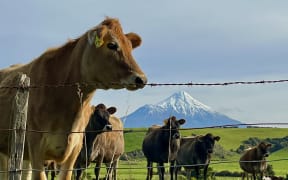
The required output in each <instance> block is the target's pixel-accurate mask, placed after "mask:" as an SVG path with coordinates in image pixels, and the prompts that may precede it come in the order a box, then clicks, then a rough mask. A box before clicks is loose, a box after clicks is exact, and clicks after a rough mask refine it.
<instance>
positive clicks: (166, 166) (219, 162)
mask: <svg viewBox="0 0 288 180" xmlns="http://www.w3.org/2000/svg"><path fill="white" fill-rule="evenodd" d="M279 161H288V158H281V159H274V160H251V161H237V160H211V162H209V163H207V164H209V165H218V164H234V163H240V162H245V163H257V162H258V163H261V162H267V163H269V162H279ZM207 164H203V163H200V164H189V165H186V164H185V165H184V164H183V165H181V164H178V165H172V166H171V167H174V168H177V167H196V166H205V165H207ZM123 166H130V164H127V165H123ZM156 167H164V168H169V167H170V165H164V166H159V165H156ZM94 168H95V167H91V166H89V167H82V168H73V169H62V170H60V169H57V171H77V170H89V169H94ZM106 168H107V169H119V170H120V169H135V170H136V169H146V168H154V167H153V166H148V167H147V166H143V167H135V166H134V167H131V166H130V167H117V168H115V167H106ZM20 171H22V172H28V171H35V172H41V171H42V170H41V169H32V168H31V169H30V168H29V169H26V168H23V169H16V170H8V171H0V173H7V172H15V173H16V172H20ZM45 171H46V172H52V171H55V170H45Z"/></svg>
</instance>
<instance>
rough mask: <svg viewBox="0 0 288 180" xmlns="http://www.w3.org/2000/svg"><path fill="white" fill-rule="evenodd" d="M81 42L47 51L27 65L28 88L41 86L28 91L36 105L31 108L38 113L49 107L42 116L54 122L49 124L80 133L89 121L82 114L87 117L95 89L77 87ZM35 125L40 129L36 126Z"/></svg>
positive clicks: (79, 80)
mask: <svg viewBox="0 0 288 180" xmlns="http://www.w3.org/2000/svg"><path fill="white" fill-rule="evenodd" d="M83 43H84V40H82V39H77V40H75V41H71V42H68V43H66V44H65V45H64V46H62V47H60V48H57V49H54V50H53V49H52V50H48V51H47V52H45V53H44V54H43V55H41V56H40V57H39V58H38V59H36V60H34V61H33V62H31V63H30V64H29V66H30V68H29V69H30V70H29V71H28V76H29V74H30V75H31V77H33V79H31V85H34V86H44V87H43V88H36V89H31V93H30V97H31V99H33V102H37V103H38V104H37V106H36V105H35V107H39V110H40V109H41V108H46V109H47V108H48V107H49V110H47V111H45V112H44V113H47V114H43V116H49V117H51V118H52V119H55V121H53V120H52V122H53V123H54V122H55V123H59V124H60V125H59V127H65V128H66V129H67V130H68V129H70V130H72V131H84V129H85V127H86V125H87V122H88V120H89V118H86V117H85V116H84V115H85V114H86V116H89V115H90V114H89V113H90V112H88V111H89V110H87V109H88V108H89V107H90V101H91V99H92V97H93V94H94V92H95V90H96V87H88V86H85V85H83V84H81V74H80V68H81V66H80V65H81V60H82V59H81V58H82V54H83V48H84V45H82V44H83ZM82 46H83V47H82ZM46 86H48V87H46ZM49 112H50V113H49ZM51 112H53V114H51ZM68 112H69V113H68ZM42 113H43V112H42ZM59 119H60V120H61V121H59ZM87 119H88V120H87ZM52 122H51V123H52ZM70 125H71V126H70ZM38 126H39V127H41V125H40V124H39V125H38Z"/></svg>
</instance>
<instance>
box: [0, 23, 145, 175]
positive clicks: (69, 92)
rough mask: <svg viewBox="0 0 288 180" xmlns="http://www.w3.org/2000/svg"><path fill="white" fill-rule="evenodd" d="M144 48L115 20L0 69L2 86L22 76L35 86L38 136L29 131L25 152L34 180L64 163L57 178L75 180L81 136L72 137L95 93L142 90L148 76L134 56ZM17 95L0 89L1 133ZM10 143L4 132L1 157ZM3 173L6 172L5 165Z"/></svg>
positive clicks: (31, 122)
mask: <svg viewBox="0 0 288 180" xmlns="http://www.w3.org/2000/svg"><path fill="white" fill-rule="evenodd" d="M140 44H141V38H140V37H139V36H138V35H137V34H135V33H128V34H124V33H123V31H122V28H121V25H120V23H119V21H118V20H117V19H112V18H106V19H105V20H104V21H103V22H101V23H100V24H99V25H98V26H96V27H95V28H92V29H91V30H89V31H87V32H86V33H84V34H83V35H82V36H80V37H79V38H77V39H75V40H72V41H69V42H67V43H66V44H64V45H63V46H61V47H59V48H54V49H50V50H48V51H46V52H45V53H43V54H42V55H41V56H40V57H38V58H36V59H35V60H33V61H31V62H30V63H28V64H25V65H16V66H12V67H10V68H7V69H3V70H0V87H2V86H12V87H15V86H17V84H15V78H16V76H18V74H19V73H24V74H27V76H28V77H30V82H31V85H32V86H36V87H37V88H30V89H29V91H30V96H29V106H28V117H27V129H28V130H35V131H28V132H26V142H27V143H26V145H25V153H24V158H25V159H30V160H31V163H32V168H33V169H37V171H33V175H32V178H33V179H37V180H43V179H46V175H45V172H44V163H45V160H55V161H56V162H57V163H60V164H61V172H60V176H59V179H71V174H72V171H71V169H73V165H74V162H75V160H76V158H77V155H78V154H79V152H80V150H81V147H82V139H83V134H82V133H69V132H79V131H84V130H85V127H86V125H87V123H88V120H89V117H90V115H91V108H90V107H91V105H90V101H91V99H92V97H93V95H94V93H95V90H96V89H110V88H112V89H121V88H126V89H128V90H137V89H140V88H143V87H144V85H145V84H146V82H147V79H146V76H145V74H144V73H143V72H142V71H141V69H140V68H139V66H138V65H137V63H136V61H135V60H134V58H133V57H132V54H131V52H132V49H133V48H136V47H138V46H139V45H140ZM15 93H16V89H15V88H0V114H1V116H0V129H9V128H11V125H10V117H11V112H12V103H13V98H14V95H15ZM36 131H47V132H49V133H40V132H36ZM8 138H9V131H1V136H0V152H2V153H3V154H6V155H9V146H10V144H9V143H7V142H8ZM3 159H4V160H5V158H2V160H3ZM1 164H3V163H0V165H1ZM4 166H5V165H4ZM0 171H7V166H5V167H3V166H2V167H0Z"/></svg>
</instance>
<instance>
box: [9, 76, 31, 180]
mask: <svg viewBox="0 0 288 180" xmlns="http://www.w3.org/2000/svg"><path fill="white" fill-rule="evenodd" d="M16 79H17V84H18V86H19V88H17V92H16V95H15V98H14V103H13V105H12V106H13V112H11V113H12V116H11V117H12V119H11V122H12V129H13V130H12V131H11V135H10V137H11V139H10V143H11V145H10V157H9V162H8V170H9V180H21V175H22V171H21V169H22V163H23V154H24V144H25V130H26V120H27V107H28V98H29V89H28V88H27V87H28V86H30V78H29V77H27V76H26V75H25V74H19V76H18V77H17V78H16Z"/></svg>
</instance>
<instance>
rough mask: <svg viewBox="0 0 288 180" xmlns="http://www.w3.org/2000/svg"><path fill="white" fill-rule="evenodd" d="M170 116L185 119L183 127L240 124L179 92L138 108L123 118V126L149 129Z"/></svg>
mask: <svg viewBox="0 0 288 180" xmlns="http://www.w3.org/2000/svg"><path fill="white" fill-rule="evenodd" d="M171 115H174V116H176V117H177V118H184V119H186V123H185V124H184V127H205V126H213V125H223V124H233V123H235V124H239V123H241V122H240V121H237V120H234V119H231V118H229V117H227V116H225V115H222V114H220V113H218V112H216V111H214V110H212V109H211V108H210V107H209V106H206V105H205V104H203V103H201V102H200V101H198V100H196V99H194V98H193V97H192V96H191V95H190V94H188V93H187V92H185V91H179V92H176V93H174V94H172V95H171V96H170V97H168V98H167V99H165V100H163V101H161V102H159V103H157V104H153V105H152V104H151V105H144V106H142V107H140V108H138V109H137V110H136V111H135V112H133V113H131V114H129V115H128V116H126V117H125V119H126V123H125V126H126V127H149V126H151V125H153V124H162V121H163V120H164V119H166V118H167V117H169V116H171Z"/></svg>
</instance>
